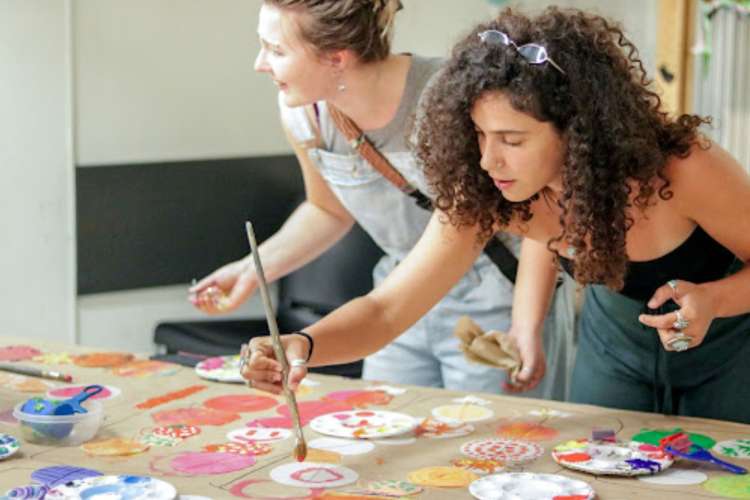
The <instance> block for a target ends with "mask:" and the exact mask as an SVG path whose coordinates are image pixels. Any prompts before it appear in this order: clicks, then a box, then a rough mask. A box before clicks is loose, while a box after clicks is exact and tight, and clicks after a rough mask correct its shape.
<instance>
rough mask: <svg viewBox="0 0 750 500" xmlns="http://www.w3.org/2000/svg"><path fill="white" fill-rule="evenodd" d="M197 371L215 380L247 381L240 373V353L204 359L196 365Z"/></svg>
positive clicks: (204, 376) (206, 377)
mask: <svg viewBox="0 0 750 500" xmlns="http://www.w3.org/2000/svg"><path fill="white" fill-rule="evenodd" d="M195 373H196V374H197V375H198V376H199V377H201V378H204V379H206V380H213V381H214V382H230V383H235V384H241V383H244V381H245V380H244V379H243V378H242V375H240V357H239V355H236V356H217V357H215V358H208V359H204V360H203V361H201V362H200V363H198V364H197V365H195Z"/></svg>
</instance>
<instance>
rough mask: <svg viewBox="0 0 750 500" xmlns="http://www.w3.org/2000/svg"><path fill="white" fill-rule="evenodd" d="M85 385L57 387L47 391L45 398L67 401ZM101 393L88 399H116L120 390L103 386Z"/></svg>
mask: <svg viewBox="0 0 750 500" xmlns="http://www.w3.org/2000/svg"><path fill="white" fill-rule="evenodd" d="M85 387H87V386H86V385H73V386H68V387H58V388H57V389H52V390H51V391H47V397H48V398H50V399H67V398H72V397H73V396H75V395H76V394H79V393H80V392H81V391H82V390H83V389H84V388H85ZM103 387H104V388H103V389H102V391H101V392H100V393H98V394H96V395H94V396H91V398H90V399H112V398H114V397H117V396H119V395H120V392H121V391H120V389H118V388H117V387H112V386H108V385H105V386H103Z"/></svg>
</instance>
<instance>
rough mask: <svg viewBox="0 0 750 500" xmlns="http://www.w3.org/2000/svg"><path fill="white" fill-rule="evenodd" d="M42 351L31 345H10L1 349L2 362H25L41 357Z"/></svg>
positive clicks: (0, 359) (0, 357)
mask: <svg viewBox="0 0 750 500" xmlns="http://www.w3.org/2000/svg"><path fill="white" fill-rule="evenodd" d="M40 354H42V351H40V350H39V349H37V348H36V347H31V346H29V345H8V346H3V347H0V361H25V360H27V359H31V358H33V357H34V356H39V355H40Z"/></svg>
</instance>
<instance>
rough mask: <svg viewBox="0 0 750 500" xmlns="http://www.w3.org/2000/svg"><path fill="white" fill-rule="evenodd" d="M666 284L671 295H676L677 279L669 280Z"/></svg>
mask: <svg viewBox="0 0 750 500" xmlns="http://www.w3.org/2000/svg"><path fill="white" fill-rule="evenodd" d="M667 285H669V288H671V289H672V295H677V280H669V281H667Z"/></svg>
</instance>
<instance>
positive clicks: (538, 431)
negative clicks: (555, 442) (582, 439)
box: [495, 422, 560, 441]
mask: <svg viewBox="0 0 750 500" xmlns="http://www.w3.org/2000/svg"><path fill="white" fill-rule="evenodd" d="M495 434H496V435H497V436H498V437H502V438H507V439H522V440H524V441H549V440H551V439H555V438H556V437H557V436H558V435H559V434H560V433H559V432H558V431H557V429H553V428H552V427H545V426H543V425H540V424H538V423H536V422H511V423H508V424H503V425H501V426H499V427H498V428H497V429H496V430H495Z"/></svg>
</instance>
